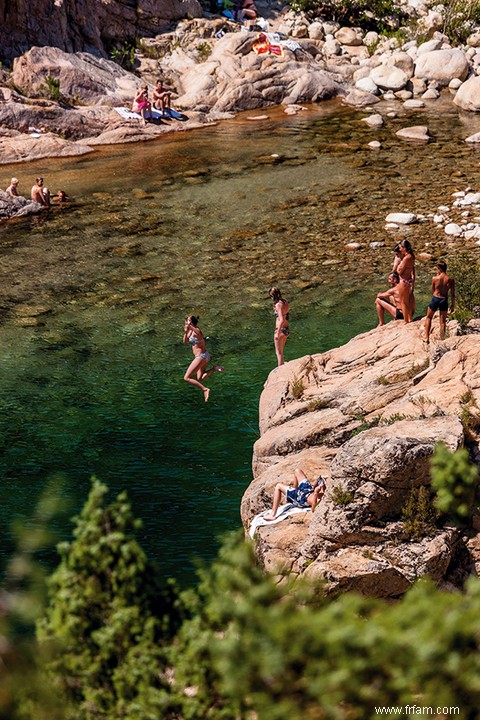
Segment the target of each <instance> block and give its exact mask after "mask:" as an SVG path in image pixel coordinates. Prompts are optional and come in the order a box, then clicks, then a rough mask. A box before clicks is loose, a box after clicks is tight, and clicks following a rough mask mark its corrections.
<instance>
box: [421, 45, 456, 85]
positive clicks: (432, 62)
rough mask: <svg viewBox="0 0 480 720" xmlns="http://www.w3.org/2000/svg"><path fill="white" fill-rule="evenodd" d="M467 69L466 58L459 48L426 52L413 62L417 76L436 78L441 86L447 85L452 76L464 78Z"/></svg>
mask: <svg viewBox="0 0 480 720" xmlns="http://www.w3.org/2000/svg"><path fill="white" fill-rule="evenodd" d="M468 69H469V66H468V60H467V58H466V57H465V53H464V52H462V50H460V49H459V48H453V49H452V50H435V51H434V52H426V53H424V54H423V55H420V56H419V57H418V58H417V61H416V63H415V75H416V76H417V77H420V78H423V79H425V80H436V81H437V82H438V83H439V84H440V85H441V86H446V85H448V83H449V82H450V81H451V80H452V78H458V79H459V80H462V81H463V80H465V79H466V77H467V75H468Z"/></svg>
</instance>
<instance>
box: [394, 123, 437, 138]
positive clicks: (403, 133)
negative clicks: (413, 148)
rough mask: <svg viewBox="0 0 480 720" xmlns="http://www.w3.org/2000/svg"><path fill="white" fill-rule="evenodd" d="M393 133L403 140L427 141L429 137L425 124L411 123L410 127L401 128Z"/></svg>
mask: <svg viewBox="0 0 480 720" xmlns="http://www.w3.org/2000/svg"><path fill="white" fill-rule="evenodd" d="M395 135H396V136H397V137H399V138H402V139H403V140H418V141H428V140H430V139H431V138H430V135H429V134H428V127H427V126H426V125H412V126H411V127H406V128H402V129H401V130H397V132H396V133H395Z"/></svg>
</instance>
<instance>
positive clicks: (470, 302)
mask: <svg viewBox="0 0 480 720" xmlns="http://www.w3.org/2000/svg"><path fill="white" fill-rule="evenodd" d="M447 273H448V274H449V275H450V276H451V277H453V278H454V280H455V295H456V301H455V313H454V317H455V319H456V320H458V321H459V323H460V324H461V325H466V324H467V322H468V321H469V320H470V319H471V318H472V317H473V315H474V308H475V307H476V306H478V305H480V262H479V261H478V260H475V259H472V257H471V256H470V255H468V254H467V253H459V254H458V255H455V257H454V258H453V259H452V260H451V261H449V263H448V269H447Z"/></svg>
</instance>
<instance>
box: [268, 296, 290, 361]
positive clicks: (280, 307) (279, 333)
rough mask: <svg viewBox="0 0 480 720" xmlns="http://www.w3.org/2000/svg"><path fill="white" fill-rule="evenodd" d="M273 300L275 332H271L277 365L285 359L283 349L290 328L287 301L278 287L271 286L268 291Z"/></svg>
mask: <svg viewBox="0 0 480 720" xmlns="http://www.w3.org/2000/svg"><path fill="white" fill-rule="evenodd" d="M268 294H269V295H270V297H271V298H272V300H273V314H274V315H275V332H274V333H273V344H274V346H275V353H276V355H277V363H278V366H280V365H283V364H284V362H285V359H284V357H283V351H284V348H285V343H286V342H287V338H288V336H289V335H290V329H289V327H288V311H289V304H288V301H287V300H285V299H284V298H283V297H282V293H281V292H280V290H279V288H277V287H272V288H271V289H270V292H269V293H268Z"/></svg>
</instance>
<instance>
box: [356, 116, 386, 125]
mask: <svg viewBox="0 0 480 720" xmlns="http://www.w3.org/2000/svg"><path fill="white" fill-rule="evenodd" d="M361 122H364V123H366V124H367V125H368V126H369V127H371V128H379V127H382V126H383V124H384V120H383V117H382V116H381V115H379V114H378V113H376V114H374V115H369V116H368V117H366V118H362V121H361Z"/></svg>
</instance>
